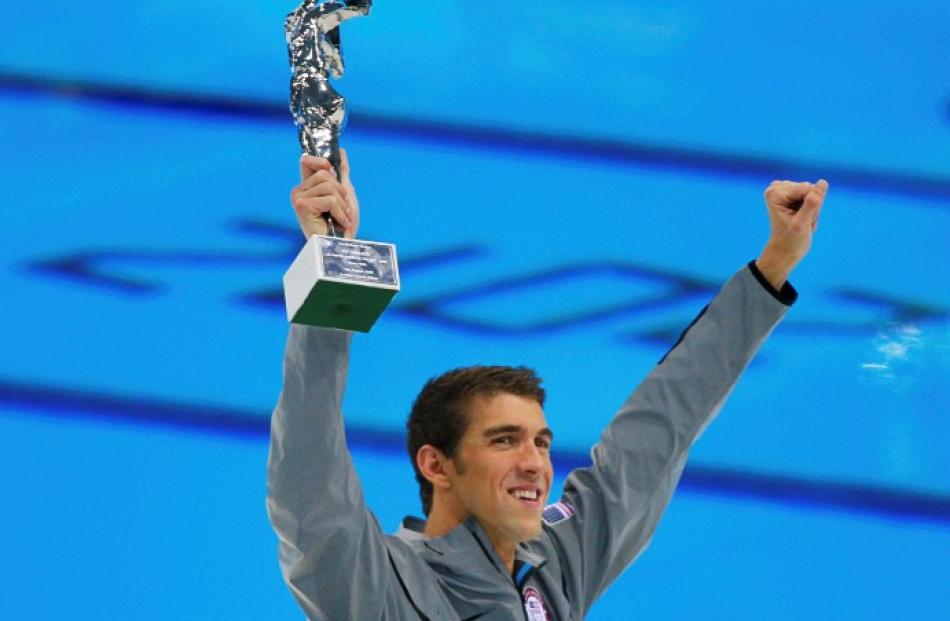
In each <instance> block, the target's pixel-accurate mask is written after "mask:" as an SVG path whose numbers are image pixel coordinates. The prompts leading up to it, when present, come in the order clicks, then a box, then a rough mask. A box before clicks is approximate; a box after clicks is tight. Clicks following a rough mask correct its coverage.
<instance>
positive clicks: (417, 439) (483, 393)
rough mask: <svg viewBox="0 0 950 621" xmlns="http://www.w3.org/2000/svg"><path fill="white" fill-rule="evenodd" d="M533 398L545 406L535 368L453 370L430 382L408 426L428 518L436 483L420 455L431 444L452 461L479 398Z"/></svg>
mask: <svg viewBox="0 0 950 621" xmlns="http://www.w3.org/2000/svg"><path fill="white" fill-rule="evenodd" d="M503 393H507V394H512V395H517V396H519V397H529V398H532V399H534V400H535V401H537V402H538V404H539V405H541V406H542V407H544V397H545V394H544V388H542V387H541V378H540V377H538V375H537V373H535V372H534V370H533V369H529V368H527V367H507V366H472V367H462V368H459V369H452V370H451V371H447V372H446V373H443V374H442V375H439V376H438V377H433V378H431V379H430V380H429V381H428V382H426V384H425V386H423V387H422V390H421V391H419V395H418V396H417V397H416V400H415V401H414V402H413V404H412V411H411V412H410V413H409V421H408V422H407V423H406V429H407V431H408V438H407V441H406V445H407V446H406V448H407V449H408V451H409V459H410V461H411V462H412V468H413V470H415V473H416V481H418V482H419V497H420V498H421V499H422V510H423V512H424V513H425V514H426V515H429V512H430V511H431V510H432V491H433V490H432V483H430V482H429V481H428V480H426V478H425V477H424V476H422V473H421V472H420V471H419V466H418V465H417V464H416V455H417V454H418V453H419V449H420V448H422V447H423V446H425V445H426V444H431V445H432V446H434V447H435V448H437V449H439V450H440V451H442V453H443V454H444V455H445V456H446V457H448V458H449V459H451V458H453V457H455V451H456V449H457V448H458V445H459V441H460V440H461V439H462V436H463V435H465V431H466V430H467V429H468V423H469V419H468V407H469V405H471V403H472V400H473V399H474V398H475V397H493V396H495V395H497V394H503Z"/></svg>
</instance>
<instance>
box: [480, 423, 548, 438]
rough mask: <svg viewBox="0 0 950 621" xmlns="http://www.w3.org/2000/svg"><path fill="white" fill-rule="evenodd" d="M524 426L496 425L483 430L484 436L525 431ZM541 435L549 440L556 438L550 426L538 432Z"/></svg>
mask: <svg viewBox="0 0 950 621" xmlns="http://www.w3.org/2000/svg"><path fill="white" fill-rule="evenodd" d="M523 432H524V427H522V426H521V425H496V426H495V427H489V428H488V429H486V430H485V431H483V432H482V436H483V437H485V438H490V437H491V436H497V435H498V434H502V433H523ZM538 435H539V436H545V437H547V439H548V441H553V440H554V432H553V431H551V430H550V429H549V428H548V427H545V428H544V429H542V430H541V431H539V432H538Z"/></svg>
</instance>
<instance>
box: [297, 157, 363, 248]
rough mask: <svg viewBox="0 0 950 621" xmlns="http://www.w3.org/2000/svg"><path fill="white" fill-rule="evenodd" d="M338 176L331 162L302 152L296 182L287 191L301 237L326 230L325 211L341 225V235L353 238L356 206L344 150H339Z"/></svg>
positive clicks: (358, 211)
mask: <svg viewBox="0 0 950 621" xmlns="http://www.w3.org/2000/svg"><path fill="white" fill-rule="evenodd" d="M340 177H342V180H340V181H338V180H337V178H336V173H335V172H334V171H333V165H332V164H330V162H329V161H328V160H326V159H324V158H322V157H314V156H312V155H304V156H302V157H301V158H300V185H298V186H296V187H295V188H294V189H293V190H291V192H290V204H291V205H293V207H294V211H295V212H296V214H297V222H298V223H299V224H300V230H301V231H303V234H304V236H305V237H306V238H307V239H310V236H311V235H326V234H327V233H328V231H329V227H328V225H327V221H326V217H325V214H330V216H331V217H332V218H333V220H334V221H335V223H336V225H337V226H339V227H342V229H343V235H344V237H350V238H353V237H355V236H356V231H357V230H358V229H359V226H360V206H359V201H358V200H357V198H356V190H355V189H354V188H353V183H352V182H351V181H350V163H349V160H348V159H347V157H346V151H345V150H343V149H340Z"/></svg>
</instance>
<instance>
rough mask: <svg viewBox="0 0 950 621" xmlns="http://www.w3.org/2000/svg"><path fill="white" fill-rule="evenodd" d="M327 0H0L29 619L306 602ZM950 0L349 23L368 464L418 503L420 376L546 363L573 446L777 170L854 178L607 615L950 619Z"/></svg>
mask: <svg viewBox="0 0 950 621" xmlns="http://www.w3.org/2000/svg"><path fill="white" fill-rule="evenodd" d="M291 8H293V5H292V4H281V3H273V2H267V3H265V2H248V3H244V4H242V5H241V6H240V7H236V6H235V5H234V4H233V3H224V2H217V1H208V2H202V3H196V4H194V5H192V4H188V5H181V6H179V5H177V4H168V5H166V4H162V3H153V4H147V3H146V4H141V3H140V4H137V5H134V6H133V5H129V4H128V3H118V2H100V3H96V5H95V6H83V5H78V4H73V5H62V6H56V7H52V6H50V5H45V4H35V5H33V4H30V5H24V4H14V3H12V2H9V0H6V1H3V2H0V24H2V28H3V36H2V37H0V144H2V149H0V175H2V178H0V181H2V183H0V205H2V220H0V235H2V242H3V243H2V244H0V291H2V292H3V300H4V302H3V305H2V310H0V313H2V315H0V319H2V321H0V330H2V335H0V336H2V340H0V342H2V352H3V355H2V358H0V466H2V471H3V472H4V473H5V475H6V476H4V477H3V479H2V483H0V498H2V499H3V503H4V507H5V511H3V512H2V517H0V532H2V537H3V541H4V545H3V548H4V554H3V555H2V560H0V580H2V584H3V585H4V588H2V589H0V617H2V618H29V619H53V618H62V617H70V618H84V619H99V618H135V619H168V618H182V617H188V618H212V617H214V618H219V617H229V618H237V619H263V618H266V619H283V618H299V617H300V616H301V614H300V613H299V611H298V609H297V608H296V606H295V604H294V602H293V600H292V598H291V596H290V594H289V592H288V591H287V590H286V588H285V587H284V586H283V583H282V581H281V578H280V574H279V570H278V567H277V559H276V551H275V547H276V541H275V538H274V536H273V534H272V533H271V531H270V529H269V525H268V524H267V519H266V515H265V511H264V495H265V464H266V451H267V447H266V434H267V424H268V423H267V417H268V415H269V410H270V408H272V407H273V403H274V402H275V400H276V396H277V394H278V392H279V388H280V361H281V351H282V347H283V340H284V336H285V334H286V320H285V318H284V316H283V308H282V301H281V298H280V278H281V276H282V274H283V271H284V270H285V269H286V267H287V266H288V265H289V263H290V261H291V260H292V258H293V256H294V255H295V254H296V252H297V250H298V249H299V247H300V246H301V245H302V241H303V238H302V236H300V233H299V231H298V230H297V229H296V225H295V222H294V219H293V214H292V211H291V209H290V208H289V206H288V204H287V196H288V192H289V189H290V188H291V187H292V186H293V185H294V184H295V183H296V181H297V180H296V176H297V165H296V159H297V154H298V146H297V142H296V132H295V130H294V128H293V126H292V124H291V121H290V115H289V112H288V111H287V110H286V100H287V89H288V78H289V70H288V68H287V60H286V51H285V47H284V42H283V33H282V20H283V15H284V14H285V13H286V12H287V11H288V10H289V9H291ZM948 32H950V9H948V8H946V7H945V6H944V5H943V4H942V3H937V2H909V3H904V4H903V5H902V7H901V8H900V9H896V8H893V7H892V6H891V5H890V3H867V2H864V3H860V4H859V3H857V2H843V3H836V4H835V6H834V7H828V6H826V4H825V3H818V2H799V3H794V5H791V6H788V7H786V8H785V9H784V10H781V11H777V10H775V9H774V8H772V7H768V6H765V5H761V4H759V3H746V2H730V3H717V4H715V5H710V6H708V7H706V6H701V7H696V6H692V5H688V4H687V3H683V2H662V3H661V2H631V1H629V0H627V1H623V2H621V1H619V0H615V1H609V0H608V1H604V2H599V3H583V4H582V3H568V2H557V1H553V2H552V1H549V2H532V1H525V2H520V3H507V2H496V1H494V0H491V1H488V0H486V1H484V2H465V3H462V2H444V3H426V4H422V5H412V6H404V5H403V3H395V2H383V1H380V2H377V3H376V6H375V7H374V9H373V14H372V15H371V16H370V17H369V18H361V19H358V20H354V21H352V22H349V23H348V24H347V25H346V26H345V28H344V32H343V41H344V50H345V53H346V59H347V63H348V66H347V73H346V75H345V77H344V78H343V79H342V80H340V81H339V83H338V84H337V88H338V89H339V90H340V91H341V92H343V93H344V94H345V95H346V96H347V98H348V101H349V106H350V111H351V117H350V124H349V127H348V129H347V132H346V134H345V137H344V144H345V145H346V146H347V148H348V151H349V153H350V157H351V161H352V165H353V170H354V172H353V175H354V181H355V183H356V185H357V188H358V190H359V193H360V197H361V202H362V207H363V222H364V224H363V227H362V229H361V232H360V236H361V237H362V238H364V239H376V240H382V241H391V242H394V243H396V244H397V246H398V248H399V253H400V260H401V266H402V281H403V290H402V292H401V293H400V294H399V295H398V296H397V298H396V299H395V301H394V303H393V306H392V307H391V308H390V309H389V310H388V311H387V313H386V314H385V315H384V317H383V318H382V319H381V320H380V322H379V324H378V325H377V326H376V327H375V328H374V330H373V333H372V335H369V336H360V337H357V339H356V340H355V345H354V354H353V367H352V372H351V378H350V392H349V393H348V395H347V400H346V404H345V406H346V420H347V424H348V426H349V432H350V439H351V444H352V446H353V450H354V454H355V459H356V463H357V467H358V469H359V472H360V475H361V477H362V480H363V483H364V486H365V487H366V489H367V495H368V497H369V500H370V502H371V505H372V506H373V508H374V509H375V511H376V513H377V514H378V515H379V517H380V519H381V521H382V523H383V525H384V526H385V527H386V528H387V529H395V527H396V525H397V523H398V520H399V519H400V517H401V516H402V515H403V514H406V513H418V508H417V501H416V490H415V486H414V484H413V483H412V477H411V470H410V468H409V465H408V463H406V458H405V456H404V455H403V449H402V427H403V424H404V420H405V416H406V413H407V411H408V408H409V404H410V402H411V400H412V398H413V396H414V395H415V393H416V391H417V390H418V388H419V387H420V386H421V384H422V383H423V382H424V381H425V379H426V378H428V377H429V376H431V375H433V374H435V373H437V372H440V371H442V370H444V369H446V368H449V367H453V366H458V365H462V364H471V363H478V362H483V363H484V362H491V363H503V364H529V365H531V366H534V367H535V368H537V369H538V370H539V372H540V373H541V375H542V376H543V377H545V380H546V386H547V388H548V392H549V402H548V406H547V408H546V410H547V415H548V418H549V421H550V423H551V424H552V426H553V427H554V429H555V431H556V433H557V436H558V440H557V445H556V452H555V465H556V466H558V467H559V472H560V474H561V475H562V476H563V474H564V473H565V472H566V471H567V470H568V469H569V468H570V467H572V466H574V465H577V464H580V463H582V462H583V460H584V459H585V456H586V450H587V447H589V445H590V444H591V443H592V442H594V441H595V439H596V437H597V435H598V433H599V431H600V429H601V428H602V427H603V425H605V424H606V422H607V421H608V420H609V418H610V416H611V414H612V412H613V411H614V410H615V409H616V407H617V406H618V405H619V404H620V403H621V402H622V401H623V399H624V398H625V396H626V395H627V394H628V393H629V391H630V390H631V389H632V388H633V387H634V386H635V384H636V382H637V381H638V380H639V379H640V378H641V377H643V376H644V375H645V374H646V373H647V372H648V371H649V369H650V368H651V367H652V365H653V364H654V363H655V362H656V360H657V359H658V358H659V357H660V356H662V354H663V353H664V351H666V349H667V348H668V347H669V346H670V345H671V344H672V343H673V342H674V341H675V339H676V336H677V335H678V334H679V332H680V330H681V329H682V328H683V327H684V326H685V325H686V324H687V323H688V322H689V321H690V319H691V318H692V317H693V316H694V315H695V314H696V312H697V311H698V310H699V309H700V308H702V306H703V305H704V304H705V303H706V301H708V299H709V298H710V297H711V296H712V295H713V293H714V292H715V290H716V288H717V287H718V285H719V284H720V283H721V282H722V281H723V280H725V279H726V278H728V277H729V275H730V274H731V273H732V272H734V271H735V270H737V269H739V268H740V267H741V266H742V265H743V264H744V263H745V262H746V261H748V260H749V259H751V258H753V257H755V256H756V255H757V254H758V252H759V251H760V250H761V247H762V245H763V244H764V242H765V240H766V238H767V234H768V224H767V219H766V216H765V210H764V207H763V205H762V197H761V194H762V191H763V190H764V188H765V186H766V185H767V184H768V182H769V181H770V180H771V179H773V178H778V179H810V180H814V179H816V178H817V177H819V176H823V177H825V178H827V179H828V180H829V181H830V183H831V193H830V195H829V198H828V201H827V204H826V209H825V212H824V215H823V218H822V223H821V228H820V230H819V235H818V237H817V239H816V244H815V248H814V250H813V252H812V254H811V255H810V256H809V257H808V259H807V261H806V262H805V263H803V264H802V265H801V267H800V268H799V269H798V270H797V271H796V273H795V275H794V277H793V282H794V283H795V285H796V287H797V288H798V289H799V291H800V292H801V299H800V301H799V303H798V304H797V305H796V306H795V308H794V309H793V310H792V312H791V313H790V314H789V317H788V318H787V320H786V321H785V322H784V323H783V324H782V325H781V326H780V327H779V328H778V329H777V330H776V332H775V333H774V334H773V336H772V338H771V339H770V340H769V341H768V343H767V344H766V345H765V347H764V348H763V350H762V352H761V354H760V356H759V358H757V359H756V361H755V362H754V363H753V365H752V366H751V367H750V368H749V370H748V371H747V373H746V374H745V376H744V377H743V379H742V381H741V382H740V384H739V386H738V388H737V389H736V391H735V393H734V394H733V396H732V397H731V399H730V401H729V402H728V403H727V405H726V407H725V408H724V410H723V412H722V415H721V417H720V419H719V420H718V421H717V422H716V424H715V425H713V426H712V427H711V428H710V429H709V431H708V432H707V433H706V435H705V436H704V437H703V438H702V439H701V440H700V442H699V443H698V444H697V445H696V447H695V449H694V452H693V455H692V457H691V460H690V465H689V466H688V468H687V472H686V475H685V477H684V481H683V484H682V486H681V489H680V491H679V492H678V494H677V496H676V497H675V499H674V501H673V503H672V504H671V507H670V509H669V512H668V514H667V516H666V518H665V519H664V521H663V523H662V524H661V526H660V528H659V530H658V532H657V535H656V537H655V539H654V543H653V545H652V547H651V548H650V549H649V550H648V551H647V552H646V553H645V554H644V555H643V556H642V557H641V558H640V559H639V560H638V561H637V563H636V564H635V565H634V566H633V568H632V569H630V570H629V571H628V572H627V573H626V574H625V575H624V576H623V577H622V578H621V579H620V581H619V582H618V583H617V584H616V585H615V586H614V587H612V588H611V590H610V591H608V593H607V595H606V596H605V597H604V598H603V600H602V601H601V602H600V603H599V604H598V606H597V607H596V608H595V610H594V612H592V613H591V615H590V618H592V619H616V618H636V617H641V618H644V617H645V618H657V619H678V618H684V617H693V618H703V619H720V618H721V619H734V618H752V617H755V618H770V619H799V618H814V619H826V618H827V619H837V618H842V617H857V618H893V617H899V618H920V619H925V618H937V617H944V616H947V615H948V614H950V610H948V604H947V601H948V598H947V595H946V593H947V588H946V584H947V576H948V575H950V457H948V455H950V452H948V451H947V448H946V447H947V445H948V438H950V417H948V415H950V394H948V386H947V378H948V377H950V324H948V317H950V286H948V285H950V278H948V276H947V271H946V270H947V268H946V266H947V264H948V259H950V251H948V242H950V226H948V224H950V172H948V171H950V64H948V63H947V62H946V60H947V58H950V37H948V36H947V33H948Z"/></svg>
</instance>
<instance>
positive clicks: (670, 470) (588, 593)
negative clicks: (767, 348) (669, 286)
mask: <svg viewBox="0 0 950 621" xmlns="http://www.w3.org/2000/svg"><path fill="white" fill-rule="evenodd" d="M794 297H795V293H794V289H792V288H791V286H790V285H786V288H785V289H783V291H782V292H776V291H774V290H772V289H771V287H769V286H768V284H767V282H766V281H765V280H764V279H762V278H761V275H760V274H758V272H757V270H756V269H755V265H754V264H750V265H749V266H748V267H745V268H743V269H742V270H741V271H740V272H738V273H737V274H736V275H735V276H733V277H732V279H730V280H729V281H728V282H727V283H726V284H725V285H724V286H723V288H722V289H721V290H720V291H719V293H718V294H717V295H716V297H715V298H714V299H713V300H712V302H711V303H710V304H709V305H708V306H707V307H706V308H705V309H703V311H702V312H701V313H700V314H699V316H698V317H697V318H696V319H695V320H694V321H693V323H692V324H691V325H690V326H689V327H688V328H687V329H686V331H685V332H684V333H683V336H682V337H680V341H679V342H678V343H677V344H676V345H674V347H673V349H671V350H670V352H669V353H668V354H667V355H666V356H665V357H664V358H663V360H661V361H660V363H659V364H658V365H657V366H656V367H655V368H654V369H653V371H652V372H651V373H650V374H649V375H648V376H647V378H646V379H645V380H644V381H643V382H642V383H641V384H640V385H639V386H638V387H637V389H636V390H635V391H634V392H633V394H632V395H631V396H630V397H629V399H627V401H626V402H625V403H624V405H623V407H621V408H620V411H619V412H618V413H617V415H616V416H615V417H614V419H613V420H612V421H611V423H610V425H608V427H607V428H606V429H605V430H604V432H603V434H602V435H601V438H600V442H599V443H598V444H597V445H595V446H594V448H593V449H592V450H591V458H592V462H593V463H592V465H591V466H589V467H586V468H579V469H577V470H574V471H573V472H572V473H571V474H570V475H569V476H568V479H567V480H566V482H565V485H564V495H563V497H562V504H561V505H555V508H554V511H555V512H554V514H553V516H552V515H551V514H548V513H547V512H546V515H547V516H549V517H546V520H545V521H546V523H547V526H546V527H545V530H546V532H548V533H549V534H550V536H551V537H552V540H553V543H554V545H555V548H556V549H557V553H558V555H559V557H560V561H561V567H562V571H563V578H564V586H565V589H566V591H567V593H566V594H567V595H568V598H569V599H570V601H571V606H572V608H573V609H574V610H575V611H576V613H577V617H578V618H582V617H583V616H584V615H585V614H586V613H587V610H588V609H589V608H590V606H591V605H592V604H593V602H594V600H595V599H596V598H597V597H598V596H599V595H600V594H601V593H602V592H603V591H604V589H606V588H607V586H608V585H609V584H610V583H611V582H613V580H614V579H616V577H617V576H618V575H619V574H620V572H622V571H623V570H624V569H625V568H626V567H627V566H628V565H629V564H630V563H631V562H632V561H633V560H634V558H636V556H637V555H638V554H640V553H641V552H642V551H643V550H644V548H646V546H647V545H648V544H649V542H650V538H651V537H652V536H653V532H654V530H655V528H656V525H657V522H658V521H659V519H660V516H661V515H662V513H663V511H664V510H665V509H666V506H667V504H668V503H669V501H670V497H671V496H672V494H673V490H674V489H675V487H676V485H677V483H678V481H679V478H680V475H681V474H682V472H683V467H684V465H685V463H686V457H687V453H688V452H689V449H690V447H691V446H692V444H693V442H695V441H696V439H697V438H698V437H699V435H700V433H702V431H703V430H704V429H705V428H706V426H707V425H709V423H710V422H712V420H713V419H714V418H715V416H716V414H717V413H718V412H719V409H720V408H721V407H722V404H723V402H724V401H725V399H726V397H727V396H728V395H729V393H730V392H731V391H732V388H733V386H735V384H736V382H737V381H738V379H739V376H740V374H741V373H742V371H743V370H744V369H745V367H746V365H747V364H748V363H749V361H750V360H751V359H752V357H753V356H754V354H755V353H756V351H758V349H759V347H760V346H761V344H762V343H763V341H764V340H765V338H766V337H767V336H768V334H769V333H770V332H771V330H772V328H773V327H774V326H775V325H776V324H777V323H778V321H779V320H780V319H781V318H782V317H783V316H784V314H785V312H786V311H787V309H788V304H790V303H791V302H792V301H794ZM568 516H569V517H568Z"/></svg>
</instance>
